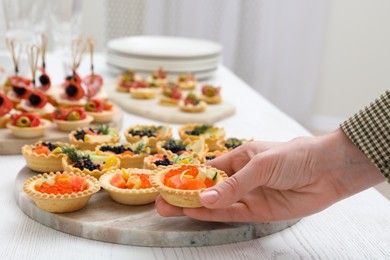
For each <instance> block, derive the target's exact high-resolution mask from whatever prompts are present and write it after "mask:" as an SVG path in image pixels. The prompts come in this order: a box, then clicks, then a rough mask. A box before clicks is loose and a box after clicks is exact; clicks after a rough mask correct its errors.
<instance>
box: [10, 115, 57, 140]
mask: <svg viewBox="0 0 390 260" xmlns="http://www.w3.org/2000/svg"><path fill="white" fill-rule="evenodd" d="M50 125H51V122H50V121H49V120H46V119H41V124H40V125H39V126H36V127H18V126H14V125H12V123H11V122H8V123H7V128H8V129H10V130H11V131H12V134H13V135H14V136H16V137H19V138H25V139H28V138H36V137H40V136H43V135H45V131H46V129H47V128H49V127H50Z"/></svg>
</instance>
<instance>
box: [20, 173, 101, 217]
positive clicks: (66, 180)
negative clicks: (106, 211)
mask: <svg viewBox="0 0 390 260" xmlns="http://www.w3.org/2000/svg"><path fill="white" fill-rule="evenodd" d="M23 190H24V192H26V193H27V195H29V196H30V197H32V198H33V200H34V201H35V203H36V205H37V206H38V207H39V208H41V209H43V210H45V211H49V212H56V213H65V212H72V211H76V210H80V209H82V208H83V207H85V206H86V205H87V204H88V202H89V200H90V198H91V196H92V195H93V194H94V193H96V192H98V191H99V190H100V184H99V182H98V181H97V180H96V179H95V178H93V177H92V176H87V175H85V174H78V173H72V172H69V173H60V172H56V173H53V172H51V173H44V174H43V175H41V174H39V175H36V176H33V177H31V178H29V179H28V180H27V181H26V182H25V183H24V185H23Z"/></svg>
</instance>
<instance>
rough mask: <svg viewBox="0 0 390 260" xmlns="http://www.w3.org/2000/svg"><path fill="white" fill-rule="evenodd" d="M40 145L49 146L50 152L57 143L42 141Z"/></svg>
mask: <svg viewBox="0 0 390 260" xmlns="http://www.w3.org/2000/svg"><path fill="white" fill-rule="evenodd" d="M42 145H43V146H46V147H47V148H49V150H50V152H51V151H53V150H54V149H56V148H57V147H58V146H57V145H55V144H53V143H50V142H42Z"/></svg>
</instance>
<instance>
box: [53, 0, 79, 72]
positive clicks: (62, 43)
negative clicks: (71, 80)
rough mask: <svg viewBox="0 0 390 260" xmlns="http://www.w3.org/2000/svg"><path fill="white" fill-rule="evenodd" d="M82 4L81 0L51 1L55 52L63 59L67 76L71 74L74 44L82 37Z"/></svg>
mask: <svg viewBox="0 0 390 260" xmlns="http://www.w3.org/2000/svg"><path fill="white" fill-rule="evenodd" d="M82 2H83V1H80V0H56V1H50V15H49V17H50V23H51V31H52V35H53V40H54V51H55V52H56V53H57V54H58V55H59V56H60V57H61V59H62V61H63V65H64V70H65V74H66V75H68V74H69V73H70V72H71V64H72V61H71V57H72V49H71V48H72V47H71V46H72V42H73V41H74V40H75V39H76V38H79V37H80V35H81V20H82V13H81V9H82Z"/></svg>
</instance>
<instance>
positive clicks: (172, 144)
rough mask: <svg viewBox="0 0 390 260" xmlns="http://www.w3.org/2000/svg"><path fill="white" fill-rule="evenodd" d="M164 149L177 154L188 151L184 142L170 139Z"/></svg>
mask: <svg viewBox="0 0 390 260" xmlns="http://www.w3.org/2000/svg"><path fill="white" fill-rule="evenodd" d="M163 148H164V149H165V150H169V151H171V152H172V153H176V154H180V153H181V152H183V151H186V150H187V149H186V147H185V146H184V144H183V142H182V141H175V140H173V139H168V140H167V141H166V142H165V144H164V145H163Z"/></svg>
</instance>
